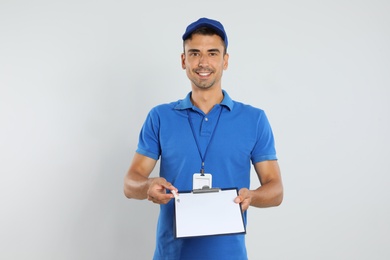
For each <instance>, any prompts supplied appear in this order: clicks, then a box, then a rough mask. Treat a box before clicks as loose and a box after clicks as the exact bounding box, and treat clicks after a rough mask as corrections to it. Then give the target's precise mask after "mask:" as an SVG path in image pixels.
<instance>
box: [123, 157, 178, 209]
mask: <svg viewBox="0 0 390 260" xmlns="http://www.w3.org/2000/svg"><path fill="white" fill-rule="evenodd" d="M156 162H157V161H156V160H154V159H152V158H149V157H147V156H144V155H141V154H138V153H136V154H135V155H134V158H133V161H132V162H131V165H130V168H129V170H128V172H127V174H126V176H125V180H124V193H125V196H126V197H127V198H129V199H130V198H133V199H140V200H143V199H148V200H150V201H153V202H154V203H157V204H166V203H168V202H169V200H170V199H172V198H174V196H173V194H171V193H169V194H167V193H166V189H169V190H176V191H177V189H176V188H175V187H174V186H172V184H171V183H169V182H167V181H166V180H165V179H164V178H161V177H157V178H149V175H150V174H151V172H152V171H153V169H154V167H155V166H156Z"/></svg>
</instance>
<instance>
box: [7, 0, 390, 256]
mask: <svg viewBox="0 0 390 260" xmlns="http://www.w3.org/2000/svg"><path fill="white" fill-rule="evenodd" d="M389 13H390V2H389V1H386V0H382V1H381V0H361V1H352V0H349V1H346V0H338V1H335V0H328V1H309V0H306V1H304V0H300V1H286V0H281V1H251V2H246V1H228V0H226V1H215V2H213V1H204V0H199V1H195V2H190V1H188V2H187V1H178V0H176V1H157V0H155V1H120V0H110V1H108V0H100V1H92V0H77V1H75V0H72V1H49V0H47V1H44V0H36V1H27V0H13V1H11V0H0V87H1V91H0V120H1V121H0V123H1V126H0V153H1V154H0V155H1V156H0V160H1V161H0V173H1V175H0V207H1V214H0V240H1V241H0V258H1V259H37V260H42V259H50V260H51V259H72V260H73V259H93V260H98V259H99V260H100V259H137V260H138V259H141V260H142V259H151V257H152V254H153V250H154V237H155V227H156V219H157V214H158V206H156V205H154V204H152V203H150V202H148V201H136V200H128V199H126V198H125V197H124V195H123V190H122V186H123V177H124V175H125V172H126V171H127V169H128V166H129V164H130V160H131V158H132V156H133V155H134V151H135V149H136V146H137V141H138V133H139V130H140V127H141V125H142V123H143V121H144V119H145V117H146V114H147V112H148V111H149V110H150V109H151V108H152V107H153V106H155V105H157V104H160V103H165V102H170V101H174V100H177V99H180V98H183V97H184V96H185V95H186V94H187V92H188V91H189V90H190V84H189V82H188V79H187V78H186V76H185V72H184V71H183V70H182V69H181V66H180V53H181V51H182V41H181V35H182V34H183V32H184V29H185V27H186V26H187V25H188V24H189V23H191V22H193V21H194V20H196V19H198V18H200V17H203V16H206V17H210V18H214V19H217V20H220V21H221V22H222V23H223V24H224V26H225V28H226V30H227V33H228V37H229V49H228V51H229V53H230V64H229V69H228V70H227V71H226V72H225V74H224V80H223V88H224V89H225V90H227V91H228V93H229V94H230V96H231V97H233V99H235V100H238V101H242V102H245V103H249V104H252V105H254V106H257V107H260V108H262V109H264V110H265V111H266V113H267V115H268V117H269V119H270V122H271V124H272V127H273V130H274V134H275V138H276V145H277V151H278V156H279V163H280V166H281V169H282V173H283V180H284V186H285V199H284V202H283V204H282V205H281V206H280V207H277V208H272V209H256V208H250V210H249V212H248V213H249V216H248V217H249V224H248V233H247V246H248V254H249V257H250V259H283V260H284V259H389V258H390V248H389V241H390V203H389V199H390V188H389V184H390V177H389V175H390V170H389V168H390V167H389V166H390V165H389V155H390V149H389V146H390V138H389V133H390V124H389V120H390V116H389V114H390V76H389V74H390V73H389V72H390V48H389V46H390V29H389V28H390V26H389V25H390V16H389ZM153 175H157V169H156V171H155V172H154V173H153ZM256 185H258V182H257V181H256V178H255V176H254V175H253V186H256Z"/></svg>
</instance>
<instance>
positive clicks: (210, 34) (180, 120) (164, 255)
mask: <svg viewBox="0 0 390 260" xmlns="http://www.w3.org/2000/svg"><path fill="white" fill-rule="evenodd" d="M182 38H183V48H184V52H183V53H182V55H181V61H182V68H183V69H184V70H186V73H187V77H188V78H189V80H190V81H191V90H192V91H191V92H190V93H189V94H188V95H187V97H186V98H185V99H183V100H178V101H176V102H172V103H170V104H163V105H159V106H156V107H154V108H153V109H152V110H151V111H150V113H149V114H148V116H147V119H146V121H145V123H144V125H143V127H142V130H141V133H140V137H139V144H138V149H137V151H136V154H135V156H134V158H133V161H132V163H131V166H130V168H129V171H128V173H127V175H126V177H125V183H124V192H125V195H126V197H128V198H135V199H146V198H147V199H148V200H149V201H152V202H153V203H156V204H160V215H159V220H158V227H157V238H156V249H155V253H154V259H170V260H171V259H201V260H205V259H213V260H215V259H224V260H226V259H247V253H246V246H245V235H242V234H239V235H223V236H204V237H194V238H184V239H178V238H175V237H174V234H173V229H174V228H173V219H174V213H173V210H174V200H172V198H174V196H173V194H172V193H171V192H170V191H172V190H173V191H175V192H179V193H180V191H181V190H182V191H184V190H186V191H188V190H192V189H193V185H194V184H193V183H192V182H193V181H192V180H193V174H194V173H195V174H199V173H201V174H202V173H204V172H207V173H210V174H211V175H212V186H213V187H219V188H231V187H237V188H238V189H239V195H238V196H237V197H236V199H235V202H236V203H241V207H242V210H243V211H244V220H245V223H246V210H247V209H248V207H249V206H254V207H271V206H278V205H279V204H280V203H281V202H282V199H283V186H282V180H281V175H280V170H279V166H278V163H277V158H276V152H275V148H274V138H273V134H272V130H271V127H270V125H269V123H268V120H267V117H266V115H265V113H264V112H263V111H262V110H261V109H258V108H254V107H252V106H249V105H245V104H242V103H240V102H236V101H233V100H232V99H231V98H230V97H229V95H228V94H227V92H226V91H224V90H223V89H222V85H221V78H222V74H223V71H224V70H226V69H227V67H228V60H229V55H228V53H227V46H228V39H227V35H226V32H225V30H224V27H223V25H222V24H221V23H220V22H218V21H215V20H211V19H207V18H201V19H199V20H197V21H195V22H194V23H192V24H190V25H189V26H188V27H187V29H186V31H185V33H184V35H183V37H182ZM158 159H160V177H157V178H149V176H150V173H151V172H152V170H153V169H154V167H155V165H156V162H157V160H158ZM251 162H252V164H253V165H254V169H255V171H256V173H257V175H258V178H259V180H260V183H261V186H260V187H259V188H257V189H256V190H249V186H250V169H251ZM204 221H207V219H206V220H204Z"/></svg>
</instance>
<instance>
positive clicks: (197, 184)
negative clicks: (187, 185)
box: [192, 173, 212, 190]
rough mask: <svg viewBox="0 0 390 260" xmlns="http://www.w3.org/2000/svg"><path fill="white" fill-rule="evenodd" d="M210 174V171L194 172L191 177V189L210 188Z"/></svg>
mask: <svg viewBox="0 0 390 260" xmlns="http://www.w3.org/2000/svg"><path fill="white" fill-rule="evenodd" d="M211 181H212V176H211V174H210V173H205V174H203V175H202V174H200V173H194V176H193V178H192V189H193V190H196V189H202V188H204V187H205V188H212V182H211Z"/></svg>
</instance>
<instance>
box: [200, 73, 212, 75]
mask: <svg viewBox="0 0 390 260" xmlns="http://www.w3.org/2000/svg"><path fill="white" fill-rule="evenodd" d="M199 75H201V76H207V75H210V73H199Z"/></svg>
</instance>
